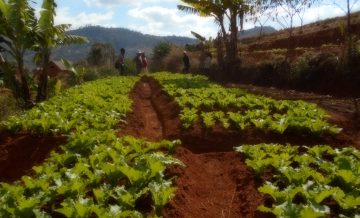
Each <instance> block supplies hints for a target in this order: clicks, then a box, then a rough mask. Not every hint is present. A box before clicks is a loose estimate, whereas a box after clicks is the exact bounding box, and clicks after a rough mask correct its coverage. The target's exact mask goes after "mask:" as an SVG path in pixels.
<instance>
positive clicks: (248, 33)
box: [239, 26, 277, 39]
mask: <svg viewBox="0 0 360 218" xmlns="http://www.w3.org/2000/svg"><path fill="white" fill-rule="evenodd" d="M276 31H277V30H276V29H275V28H274V27H272V26H263V27H262V28H261V27H260V26H255V27H254V28H251V29H247V30H243V31H240V32H239V38H240V39H244V38H248V37H254V36H259V35H260V32H261V33H262V34H269V33H274V32H276Z"/></svg>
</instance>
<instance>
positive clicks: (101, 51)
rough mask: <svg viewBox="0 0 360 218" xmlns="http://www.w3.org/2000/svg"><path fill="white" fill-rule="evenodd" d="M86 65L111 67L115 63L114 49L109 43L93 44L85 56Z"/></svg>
mask: <svg viewBox="0 0 360 218" xmlns="http://www.w3.org/2000/svg"><path fill="white" fill-rule="evenodd" d="M87 62H88V64H90V65H92V66H98V67H101V66H107V67H112V66H113V64H114V62H115V49H114V47H113V46H112V45H111V44H110V43H95V44H93V45H92V46H91V48H90V52H89V54H88V56H87Z"/></svg>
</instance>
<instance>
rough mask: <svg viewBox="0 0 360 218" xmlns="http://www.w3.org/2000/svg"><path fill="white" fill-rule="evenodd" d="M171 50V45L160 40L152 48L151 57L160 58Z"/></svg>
mask: <svg viewBox="0 0 360 218" xmlns="http://www.w3.org/2000/svg"><path fill="white" fill-rule="evenodd" d="M170 51H171V46H170V44H169V43H166V42H162V43H159V44H157V45H156V46H155V47H154V49H153V59H154V60H161V59H162V58H164V57H166V55H168V54H169V53H170Z"/></svg>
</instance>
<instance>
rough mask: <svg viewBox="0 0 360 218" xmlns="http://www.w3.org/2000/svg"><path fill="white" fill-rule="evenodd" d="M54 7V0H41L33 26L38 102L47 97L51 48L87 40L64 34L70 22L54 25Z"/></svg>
mask: <svg viewBox="0 0 360 218" xmlns="http://www.w3.org/2000/svg"><path fill="white" fill-rule="evenodd" d="M55 9H56V3H55V1H54V0H43V3H42V7H41V11H40V17H39V20H38V22H37V25H36V28H35V34H36V40H35V45H34V50H35V51H36V52H37V53H36V55H35V62H36V63H37V64H38V65H40V66H41V67H42V70H41V73H40V75H39V85H38V92H37V96H36V100H37V101H38V102H39V101H43V100H45V99H46V98H47V83H48V70H49V62H50V56H51V51H52V49H53V48H55V47H57V46H59V45H64V44H72V43H86V42H87V39H86V38H85V37H81V36H74V35H66V30H67V29H69V28H70V24H61V25H54V17H55V15H56V12H55Z"/></svg>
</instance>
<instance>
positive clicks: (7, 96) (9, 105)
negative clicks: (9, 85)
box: [0, 88, 20, 121]
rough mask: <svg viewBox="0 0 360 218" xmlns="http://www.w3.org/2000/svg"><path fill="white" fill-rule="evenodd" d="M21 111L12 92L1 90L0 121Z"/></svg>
mask: <svg viewBox="0 0 360 218" xmlns="http://www.w3.org/2000/svg"><path fill="white" fill-rule="evenodd" d="M19 111H20V108H19V106H18V103H17V101H16V99H15V98H14V96H13V95H12V93H11V91H10V90H8V89H2V88H0V121H2V120H5V119H6V118H7V117H8V116H10V115H13V114H14V113H17V112H19Z"/></svg>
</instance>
